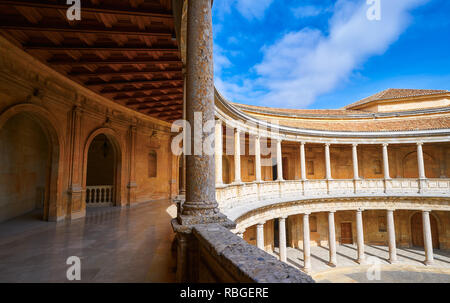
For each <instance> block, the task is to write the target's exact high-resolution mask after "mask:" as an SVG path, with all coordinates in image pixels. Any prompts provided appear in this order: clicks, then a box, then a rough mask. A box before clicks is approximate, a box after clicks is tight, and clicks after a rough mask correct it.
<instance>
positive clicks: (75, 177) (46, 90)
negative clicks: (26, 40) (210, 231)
mask: <svg viewBox="0 0 450 303" xmlns="http://www.w3.org/2000/svg"><path fill="white" fill-rule="evenodd" d="M22 113H23V114H26V115H27V116H26V117H27V119H31V120H33V121H37V122H38V123H39V124H40V125H41V127H42V129H43V133H44V134H45V135H46V138H45V139H46V140H47V141H48V142H49V149H50V154H51V159H50V161H49V169H48V174H49V176H48V181H47V184H46V186H45V187H46V188H47V189H46V191H47V192H48V195H47V196H46V199H47V201H46V203H45V205H46V206H45V208H46V209H45V210H44V218H45V219H47V220H55V221H56V220H62V219H65V218H72V219H74V218H78V217H82V216H84V214H85V211H86V210H85V207H86V206H85V203H84V201H85V197H84V195H85V186H86V178H87V176H86V170H87V154H88V149H89V146H90V143H91V142H92V141H93V139H94V138H95V137H96V136H97V135H99V134H104V135H105V136H107V138H108V140H109V141H111V143H112V144H113V145H114V148H115V149H116V150H117V153H118V157H117V160H116V171H115V176H114V177H115V180H116V192H115V194H116V195H115V196H116V201H115V204H116V206H127V205H128V206H131V205H133V204H135V203H139V202H144V201H151V200H157V199H168V198H170V197H172V196H174V195H175V194H177V193H176V192H174V191H176V190H177V189H178V185H177V183H178V170H177V165H174V164H173V161H176V160H177V159H176V157H173V156H172V153H171V152H170V142H171V136H172V133H171V132H170V125H169V124H168V123H165V122H163V121H160V120H157V119H154V118H151V117H149V116H146V115H143V114H140V113H138V112H136V111H133V110H131V109H128V108H126V107H124V106H122V105H119V104H117V103H115V102H112V101H110V100H107V99H105V98H103V97H101V96H99V95H97V94H95V93H94V92H92V91H90V90H88V89H86V88H84V87H82V86H80V85H79V84H77V83H75V82H73V81H71V80H69V79H67V78H66V77H64V76H63V75H61V74H59V73H57V72H56V71H54V70H52V69H50V68H49V67H47V66H45V65H44V64H42V63H41V62H39V61H37V60H36V59H34V58H32V57H31V56H29V55H28V54H27V53H25V52H23V51H22V50H20V49H18V48H17V47H15V46H13V45H12V44H11V43H9V42H8V41H6V40H5V39H3V38H1V37H0V129H2V128H3V127H4V125H6V123H7V122H8V120H10V119H12V118H14V117H15V116H16V115H17V114H22ZM31 120H30V121H31ZM20 136H23V135H20ZM23 138H25V137H23ZM17 140H20V139H17ZM152 151H155V152H156V154H157V164H158V165H157V173H156V176H154V177H153V176H152V177H150V176H149V173H148V165H149V156H148V155H149V153H150V152H152ZM17 169H19V170H21V171H20V172H18V173H19V174H21V175H23V174H24V173H25V172H26V170H27V169H29V167H22V166H17ZM31 187H33V186H32V185H30V186H29V188H28V187H27V188H25V187H23V188H20V189H18V191H29V190H31V191H33V189H30V188H31ZM1 194H2V195H4V194H5V193H4V191H2V192H1ZM21 194H23V193H21ZM2 212H3V211H2ZM11 216H13V214H12V213H11V214H10V215H8V216H6V217H5V218H7V217H11ZM5 218H4V219H5Z"/></svg>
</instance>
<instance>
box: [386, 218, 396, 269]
mask: <svg viewBox="0 0 450 303" xmlns="http://www.w3.org/2000/svg"><path fill="white" fill-rule="evenodd" d="M387 228H388V237H389V262H390V263H395V262H397V247H396V244H395V225H394V210H392V209H388V210H387Z"/></svg>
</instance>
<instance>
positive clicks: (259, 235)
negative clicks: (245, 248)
mask: <svg viewBox="0 0 450 303" xmlns="http://www.w3.org/2000/svg"><path fill="white" fill-rule="evenodd" d="M264 223H265V222H262V223H258V224H256V246H257V247H258V248H259V249H262V250H264Z"/></svg>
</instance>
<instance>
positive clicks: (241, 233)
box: [236, 231, 245, 239]
mask: <svg viewBox="0 0 450 303" xmlns="http://www.w3.org/2000/svg"><path fill="white" fill-rule="evenodd" d="M244 232H245V231H239V232H237V233H236V235H237V236H238V237H239V238H241V239H243V238H244Z"/></svg>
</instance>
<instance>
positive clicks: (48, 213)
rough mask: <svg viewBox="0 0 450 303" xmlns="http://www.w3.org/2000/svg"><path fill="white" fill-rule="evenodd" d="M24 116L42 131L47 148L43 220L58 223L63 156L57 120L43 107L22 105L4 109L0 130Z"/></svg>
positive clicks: (0, 115) (60, 206)
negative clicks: (15, 118) (16, 118)
mask: <svg viewBox="0 0 450 303" xmlns="http://www.w3.org/2000/svg"><path fill="white" fill-rule="evenodd" d="M19 114H24V115H26V116H27V117H29V118H30V119H32V120H33V121H34V122H36V123H37V124H38V125H39V126H40V127H41V130H42V131H43V133H44V135H45V137H46V139H47V142H48V147H49V149H48V150H49V162H48V168H47V169H48V172H47V178H46V179H47V182H46V186H45V193H44V205H43V220H46V221H59V220H61V219H63V217H64V215H65V214H63V213H62V212H63V207H62V205H61V185H62V181H61V179H62V173H61V171H62V170H61V169H60V168H61V167H62V161H63V160H62V155H63V154H64V151H63V146H64V144H62V143H63V142H64V140H63V137H62V134H61V130H60V127H58V125H60V123H58V121H57V119H56V118H55V117H54V116H53V115H52V114H51V113H50V112H49V111H48V110H47V109H46V108H44V107H42V106H39V105H36V104H32V103H22V104H18V105H14V106H12V107H10V108H8V109H6V110H5V111H4V112H3V113H1V114H0V129H3V127H4V126H5V124H6V123H7V122H8V121H9V120H10V119H11V118H13V117H15V116H17V115H19Z"/></svg>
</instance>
